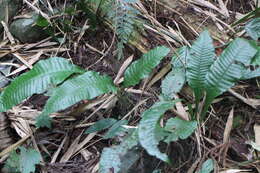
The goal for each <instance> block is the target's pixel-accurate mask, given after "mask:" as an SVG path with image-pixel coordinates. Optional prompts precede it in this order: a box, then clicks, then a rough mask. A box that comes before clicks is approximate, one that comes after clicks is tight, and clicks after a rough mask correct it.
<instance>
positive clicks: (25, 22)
mask: <svg viewBox="0 0 260 173" xmlns="http://www.w3.org/2000/svg"><path fill="white" fill-rule="evenodd" d="M29 16H30V17H26V18H20V19H17V20H15V21H13V22H12V23H11V25H10V28H9V29H10V32H11V33H12V35H13V36H14V37H15V38H17V39H18V40H19V41H21V42H22V43H35V42H38V41H40V40H42V39H44V38H46V37H48V34H47V32H46V31H45V30H44V28H43V27H40V26H37V25H36V21H37V18H38V15H36V14H30V15H29Z"/></svg>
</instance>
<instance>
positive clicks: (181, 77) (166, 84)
mask: <svg viewBox="0 0 260 173" xmlns="http://www.w3.org/2000/svg"><path fill="white" fill-rule="evenodd" d="M184 84H185V71H183V70H181V69H175V70H172V71H171V72H170V73H168V74H167V76H166V77H165V79H164V80H163V81H162V85H161V88H162V94H163V95H164V96H166V97H169V98H171V99H172V98H173V97H174V94H176V93H178V92H179V91H180V90H181V89H182V87H183V85H184Z"/></svg>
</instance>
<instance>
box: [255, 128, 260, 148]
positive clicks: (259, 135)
mask: <svg viewBox="0 0 260 173" xmlns="http://www.w3.org/2000/svg"><path fill="white" fill-rule="evenodd" d="M254 131H255V143H256V145H257V146H260V125H259V124H255V125H254Z"/></svg>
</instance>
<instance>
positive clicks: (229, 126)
mask: <svg viewBox="0 0 260 173" xmlns="http://www.w3.org/2000/svg"><path fill="white" fill-rule="evenodd" d="M233 118H234V108H232V109H231V111H230V113H229V116H228V119H227V123H226V127H225V131H224V138H223V143H228V141H229V137H230V132H231V130H232V126H233Z"/></svg>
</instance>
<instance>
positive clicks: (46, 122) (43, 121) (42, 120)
mask: <svg viewBox="0 0 260 173" xmlns="http://www.w3.org/2000/svg"><path fill="white" fill-rule="evenodd" d="M35 125H36V127H38V128H40V127H48V128H51V117H50V116H49V115H44V114H40V115H39V116H37V117H36V124H35Z"/></svg>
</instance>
